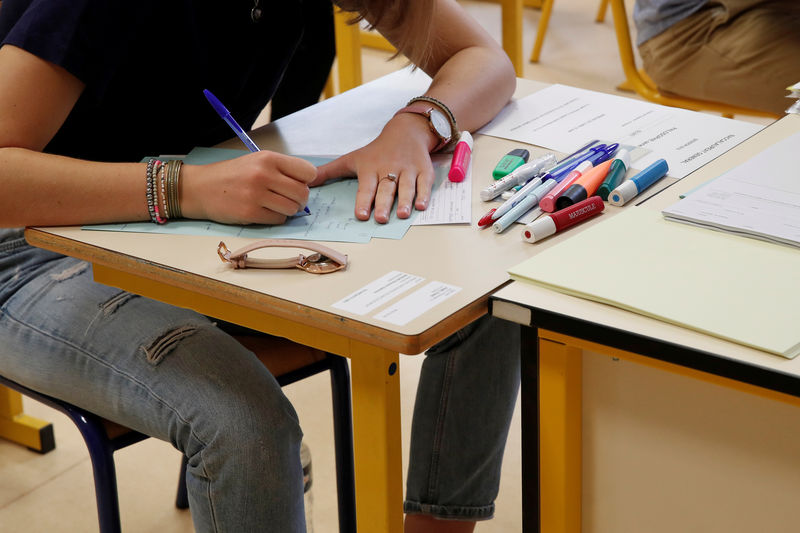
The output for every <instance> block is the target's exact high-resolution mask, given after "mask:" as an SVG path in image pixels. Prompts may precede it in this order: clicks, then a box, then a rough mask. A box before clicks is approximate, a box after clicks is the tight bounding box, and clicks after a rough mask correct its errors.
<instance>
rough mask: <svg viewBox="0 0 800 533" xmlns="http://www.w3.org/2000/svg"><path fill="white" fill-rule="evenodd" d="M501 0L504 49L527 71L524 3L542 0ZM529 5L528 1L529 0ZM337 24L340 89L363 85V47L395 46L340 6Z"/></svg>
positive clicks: (330, 91)
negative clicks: (354, 18) (367, 28)
mask: <svg viewBox="0 0 800 533" xmlns="http://www.w3.org/2000/svg"><path fill="white" fill-rule="evenodd" d="M493 1H496V2H499V3H500V9H501V12H502V32H503V50H505V52H506V54H508V57H509V59H511V63H512V64H513V65H514V70H515V71H516V73H517V76H520V77H522V76H523V74H524V71H523V68H524V60H523V55H522V7H523V3H525V2H532V3H538V2H539V1H540V0H493ZM526 5H527V4H526ZM333 18H334V28H335V31H336V65H337V70H338V81H339V92H344V91H347V90H349V89H352V88H354V87H357V86H359V85H361V83H362V80H363V77H362V70H361V47H362V46H367V47H370V48H377V49H379V50H386V51H390V52H395V48H394V47H393V46H392V45H391V43H389V42H388V41H387V40H386V39H385V38H384V37H383V36H382V35H380V34H378V33H376V32H368V31H364V30H362V29H361V27H360V26H359V25H358V24H348V23H347V21H348V20H350V19H351V18H352V15H351V14H350V13H345V12H343V11H342V10H341V9H339V8H338V7H337V8H335V9H334V15H333ZM333 94H334V91H333V85H332V80H330V79H329V80H328V85H327V86H326V89H325V95H326V96H331V95H333Z"/></svg>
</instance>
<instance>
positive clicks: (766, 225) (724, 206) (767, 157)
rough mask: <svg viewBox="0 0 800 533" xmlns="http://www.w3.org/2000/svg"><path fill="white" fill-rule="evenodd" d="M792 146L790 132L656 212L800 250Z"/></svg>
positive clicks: (799, 186) (798, 182)
mask: <svg viewBox="0 0 800 533" xmlns="http://www.w3.org/2000/svg"><path fill="white" fill-rule="evenodd" d="M798 147H800V133H795V134H794V135H791V136H790V137H787V138H786V139H783V140H782V141H780V142H777V143H775V144H773V145H772V146H770V147H769V148H767V149H766V150H764V151H762V152H760V153H758V154H757V155H755V156H754V157H752V158H750V159H748V160H747V161H745V162H744V163H742V164H741V165H739V166H737V167H735V168H733V169H731V170H729V171H728V172H725V173H724V174H722V175H721V176H719V177H718V178H715V179H713V180H711V181H709V182H707V183H705V184H704V185H703V186H701V187H699V188H697V189H694V190H693V191H691V193H690V194H688V195H687V196H686V198H684V199H683V200H681V201H679V202H678V203H676V204H673V205H671V206H670V207H668V208H667V209H664V211H662V212H663V214H664V216H665V217H667V218H669V219H672V220H677V221H680V222H688V223H693V224H698V225H701V226H709V227H711V228H716V229H721V230H724V231H730V232H733V233H740V234H743V235H747V236H752V237H755V238H759V239H764V240H768V241H774V242H778V243H782V244H789V245H792V246H800V179H799V178H798V174H797V166H798V165H797V162H798V160H799V159H800V155H798V153H797V149H798Z"/></svg>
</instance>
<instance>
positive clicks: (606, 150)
mask: <svg viewBox="0 0 800 533" xmlns="http://www.w3.org/2000/svg"><path fill="white" fill-rule="evenodd" d="M617 146H619V145H618V144H616V143H614V144H611V145H605V144H598V145H597V146H595V147H593V148H592V149H591V150H590V151H589V152H587V153H585V154H583V155H582V156H581V157H578V158H576V159H574V160H573V162H571V163H570V164H569V165H567V166H564V167H555V168H554V169H552V170H551V171H550V172H548V173H547V174H545V175H544V178H542V180H546V179H552V180H556V182H557V183H561V181H562V180H563V179H564V178H565V177H567V175H569V173H570V172H572V171H573V170H575V168H576V167H577V166H578V165H580V164H581V163H583V162H584V161H588V162H589V163H591V164H592V166H596V165H599V164H600V163H602V162H603V161H605V160H606V159H608V158H609V157H611V155H612V154H613V153H614V152H616V151H617Z"/></svg>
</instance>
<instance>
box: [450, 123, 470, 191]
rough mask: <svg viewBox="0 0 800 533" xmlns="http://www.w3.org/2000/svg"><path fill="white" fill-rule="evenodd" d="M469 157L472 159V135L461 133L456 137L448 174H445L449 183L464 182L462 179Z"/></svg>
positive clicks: (464, 176) (467, 166)
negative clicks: (456, 140)
mask: <svg viewBox="0 0 800 533" xmlns="http://www.w3.org/2000/svg"><path fill="white" fill-rule="evenodd" d="M470 157H472V135H470V133H469V132H468V131H462V132H461V135H459V136H458V142H457V143H456V149H455V150H454V151H453V162H452V163H450V172H449V173H448V174H447V177H448V178H449V179H450V181H453V182H455V183H458V182H461V181H464V178H466V177H467V169H468V168H469V160H470Z"/></svg>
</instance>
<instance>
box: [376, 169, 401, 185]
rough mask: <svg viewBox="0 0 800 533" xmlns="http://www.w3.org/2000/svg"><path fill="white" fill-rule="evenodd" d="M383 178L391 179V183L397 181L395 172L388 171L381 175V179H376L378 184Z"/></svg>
mask: <svg viewBox="0 0 800 533" xmlns="http://www.w3.org/2000/svg"><path fill="white" fill-rule="evenodd" d="M383 180H389V181H391V182H392V183H397V174H392V173H391V172H389V173H388V174H386V175H385V176H384V177H382V178H381V179H379V180H378V184H379V185H380V183H381V182H382V181H383Z"/></svg>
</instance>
